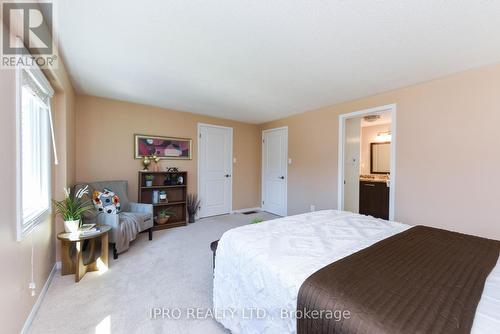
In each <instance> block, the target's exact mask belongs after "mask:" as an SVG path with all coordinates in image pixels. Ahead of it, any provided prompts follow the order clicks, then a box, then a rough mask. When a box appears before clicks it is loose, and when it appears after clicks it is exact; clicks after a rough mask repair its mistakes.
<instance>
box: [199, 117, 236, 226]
mask: <svg viewBox="0 0 500 334" xmlns="http://www.w3.org/2000/svg"><path fill="white" fill-rule="evenodd" d="M201 127H212V128H219V129H229V130H230V138H231V142H230V148H229V152H230V154H231V157H230V162H231V163H230V166H231V167H230V171H229V174H231V177H230V178H229V182H230V187H229V189H230V196H229V212H227V213H231V212H232V211H233V178H234V173H233V128H231V127H229V126H221V125H214V124H208V123H198V134H197V137H196V138H197V145H196V146H197V154H198V155H197V157H196V159H197V165H198V166H197V174H198V175H197V180H196V182H197V184H196V189H197V193H198V198H200V197H199V190H200V175H201V174H200V161H201V159H200V156H201V155H200V150H201V145H200V138H201V132H200V130H201ZM203 217H204V216H201V210H200V214H199V218H203Z"/></svg>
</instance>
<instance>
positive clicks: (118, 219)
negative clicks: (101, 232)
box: [75, 181, 153, 259]
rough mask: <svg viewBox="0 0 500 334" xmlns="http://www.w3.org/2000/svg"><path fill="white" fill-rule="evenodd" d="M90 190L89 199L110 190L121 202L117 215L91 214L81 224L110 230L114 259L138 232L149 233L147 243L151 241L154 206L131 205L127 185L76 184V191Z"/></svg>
mask: <svg viewBox="0 0 500 334" xmlns="http://www.w3.org/2000/svg"><path fill="white" fill-rule="evenodd" d="M87 185H88V186H89V195H90V197H92V194H93V192H94V191H96V190H97V191H101V192H102V191H103V190H104V189H109V190H111V191H112V192H114V193H115V194H116V195H117V196H118V197H119V199H120V206H121V209H120V212H119V213H117V214H116V213H105V212H98V211H97V210H94V212H91V213H89V214H85V215H84V217H83V222H84V223H86V224H91V223H93V224H98V225H108V226H111V228H112V229H111V231H110V232H109V234H108V238H109V242H110V243H111V244H113V257H114V258H115V259H117V258H118V254H119V253H122V252H124V251H126V250H127V249H128V248H129V244H130V242H131V241H133V240H135V238H136V237H137V235H138V234H139V233H140V232H143V231H146V230H147V231H148V232H149V240H153V229H152V228H153V205H151V204H144V203H134V202H130V201H129V199H128V183H127V181H100V182H89V183H82V184H77V185H76V186H75V191H78V189H80V188H83V187H85V186H87Z"/></svg>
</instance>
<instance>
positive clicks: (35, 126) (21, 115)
mask: <svg viewBox="0 0 500 334" xmlns="http://www.w3.org/2000/svg"><path fill="white" fill-rule="evenodd" d="M18 95H19V96H18V104H19V108H18V123H17V124H18V174H19V175H18V196H17V200H18V233H17V234H18V236H17V238H18V240H21V239H22V238H23V237H24V236H25V235H27V234H28V233H29V232H30V231H31V230H33V228H34V227H35V226H36V225H37V224H39V223H40V222H42V221H44V220H45V219H46V218H47V216H48V214H49V213H50V207H51V205H50V197H51V177H50V176H51V165H50V159H51V155H52V150H51V140H50V139H51V137H50V136H51V116H50V98H51V97H52V95H53V90H52V88H51V87H50V84H49V83H48V81H47V79H45V77H44V76H43V74H42V72H41V71H40V70H38V69H20V70H19V71H18Z"/></svg>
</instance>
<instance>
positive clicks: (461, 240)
mask: <svg viewBox="0 0 500 334" xmlns="http://www.w3.org/2000/svg"><path fill="white" fill-rule="evenodd" d="M499 251H500V241H496V240H489V239H485V238H480V237H475V236H471V235H466V234H460V233H456V232H450V231H445V230H440V229H436V228H431V227H426V226H415V227H413V228H410V229H409V230H406V231H404V232H401V233H399V234H396V235H394V236H392V237H389V238H387V239H384V240H382V241H379V242H377V243H376V244H374V245H372V246H370V247H368V248H365V249H363V250H361V251H359V252H357V253H354V254H352V255H349V256H347V257H345V258H343V259H341V260H339V261H336V262H334V263H332V264H329V265H327V266H326V267H324V268H322V269H320V270H318V271H317V272H315V273H314V274H312V275H311V276H309V277H308V278H307V279H306V280H305V282H304V283H303V284H302V286H301V287H300V290H299V295H298V299H297V310H304V309H307V310H308V311H309V312H313V311H316V310H322V311H323V310H332V311H334V312H344V311H348V312H349V314H348V316H345V315H343V316H342V317H340V316H339V317H338V318H341V319H340V320H338V318H337V317H335V318H337V319H333V318H312V317H309V318H308V317H301V318H298V319H297V333H298V334H305V333H307V334H312V333H318V334H319V333H321V334H333V333H345V334H349V333H356V334H364V333H375V332H376V333H388V334H391V333H441V334H445V333H454V334H455V333H464V334H465V333H470V330H471V327H472V323H473V321H474V316H475V314H476V308H477V304H478V302H479V299H480V298H481V294H482V293H483V289H484V283H485V281H486V277H488V275H489V273H490V272H491V270H492V269H493V267H494V266H495V264H496V263H497V260H498V252H499ZM323 312H324V311H323ZM323 329H328V330H323Z"/></svg>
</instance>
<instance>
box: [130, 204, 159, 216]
mask: <svg viewBox="0 0 500 334" xmlns="http://www.w3.org/2000/svg"><path fill="white" fill-rule="evenodd" d="M129 205H130V212H142V213H150V214H151V217H153V204H147V203H134V202H130V203H129Z"/></svg>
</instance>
